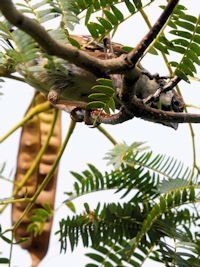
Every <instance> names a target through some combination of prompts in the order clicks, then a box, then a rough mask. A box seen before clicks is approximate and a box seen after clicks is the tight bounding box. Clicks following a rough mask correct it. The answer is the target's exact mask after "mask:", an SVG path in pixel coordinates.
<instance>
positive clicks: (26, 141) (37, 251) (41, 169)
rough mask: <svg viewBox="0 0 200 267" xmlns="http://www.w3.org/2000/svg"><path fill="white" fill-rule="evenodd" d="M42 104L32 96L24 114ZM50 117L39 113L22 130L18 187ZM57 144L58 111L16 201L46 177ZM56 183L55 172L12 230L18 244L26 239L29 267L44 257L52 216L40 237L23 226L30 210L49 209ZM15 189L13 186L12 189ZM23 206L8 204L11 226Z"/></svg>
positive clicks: (36, 153)
mask: <svg viewBox="0 0 200 267" xmlns="http://www.w3.org/2000/svg"><path fill="white" fill-rule="evenodd" d="M45 101H46V98H45V97H44V96H42V95H41V94H40V93H36V94H35V96H34V98H33V100H32V103H31V105H30V106H29V108H28V110H27V113H28V112H29V111H30V110H31V109H32V108H34V107H35V106H37V105H38V104H41V103H43V102H45ZM53 116H54V110H53V109H51V110H49V111H46V112H43V113H39V114H38V115H35V116H34V117H33V118H32V119H30V120H29V121H28V122H27V123H26V124H25V125H24V126H23V128H22V133H21V138H20V145H19V152H18V159H17V170H16V174H15V182H16V183H17V184H20V183H21V182H22V181H23V179H24V177H25V175H26V173H27V171H28V170H29V168H30V167H31V165H32V164H33V162H34V160H35V158H36V157H37V155H38V152H39V151H40V149H41V147H42V145H43V144H44V142H45V140H46V138H47V136H48V133H49V131H50V128H51V124H52V120H53ZM60 145H61V116H60V112H59V115H58V117H57V121H56V124H55V127H54V130H53V134H52V136H51V139H50V142H49V144H48V146H47V149H46V151H45V153H44V154H43V156H42V158H41V160H40V163H39V164H38V166H37V167H36V168H35V170H34V172H33V173H32V174H31V175H30V177H29V179H28V180H27V181H26V183H25V184H24V185H23V187H22V188H21V190H20V191H19V192H18V194H17V196H16V199H17V198H23V197H25V196H28V197H32V196H33V195H34V193H35V192H36V190H37V188H38V187H39V186H40V184H41V183H42V181H43V180H44V178H45V177H46V175H47V174H48V172H49V170H50V168H51V166H52V165H53V163H54V161H55V159H56V156H57V153H58V150H59V148H60ZM56 182H57V170H56V172H55V173H54V175H53V177H52V178H51V180H50V182H49V183H48V185H47V186H46V188H45V189H44V190H43V191H42V192H41V193H40V195H39V197H38V199H37V201H36V203H35V204H34V205H33V207H32V209H31V211H30V212H29V213H28V214H27V215H26V216H25V217H24V219H23V220H22V223H21V224H20V225H19V227H18V228H17V229H16V231H15V239H16V240H17V241H18V240H20V239H21V238H23V237H29V239H28V240H27V241H26V242H23V243H21V247H22V248H25V249H27V250H28V251H29V252H30V255H31V258H32V266H33V267H34V266H37V265H38V263H39V262H40V261H41V260H42V258H43V257H44V256H45V255H46V252H47V249H48V244H49V237H50V231H51V226H52V219H53V218H52V217H51V218H50V219H48V220H47V221H46V223H45V225H44V229H43V232H42V234H41V235H37V236H36V237H34V235H33V232H27V226H28V225H29V224H30V223H31V222H30V217H31V216H32V215H33V212H32V211H33V209H38V208H39V209H40V208H43V206H42V205H43V204H44V203H48V204H49V205H50V208H51V209H53V207H54V200H55V191H56ZM14 190H16V186H15V187H14ZM26 206H27V204H26V203H20V202H19V203H14V204H13V205H12V223H13V224H15V223H16V222H17V220H18V219H19V217H20V216H21V215H22V213H23V211H24V209H25V208H26Z"/></svg>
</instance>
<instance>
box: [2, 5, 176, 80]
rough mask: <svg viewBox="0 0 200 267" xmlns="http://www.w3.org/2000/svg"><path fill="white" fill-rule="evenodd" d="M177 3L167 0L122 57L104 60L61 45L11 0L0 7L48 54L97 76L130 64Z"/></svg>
mask: <svg viewBox="0 0 200 267" xmlns="http://www.w3.org/2000/svg"><path fill="white" fill-rule="evenodd" d="M177 3H178V0H170V1H169V3H168V5H167V6H166V8H165V10H164V11H163V13H162V15H161V16H160V18H159V19H158V21H157V22H156V23H155V25H154V26H153V27H152V29H151V30H150V32H149V33H148V34H147V35H146V36H145V37H144V38H143V39H142V41H141V42H140V43H139V44H138V45H137V46H136V48H135V49H134V50H133V51H132V52H130V53H129V54H128V55H127V56H125V57H123V56H121V57H118V58H114V59H107V60H100V59H97V58H94V57H92V56H90V55H88V54H86V53H85V52H83V51H81V50H79V49H78V48H76V47H74V46H72V45H70V44H67V45H63V44H61V43H59V42H57V41H56V40H54V39H53V38H52V37H51V36H50V35H49V34H48V33H47V32H46V30H45V29H44V27H43V26H41V25H40V24H38V23H37V22H36V21H34V20H33V19H30V18H29V17H27V16H25V15H24V14H22V13H21V12H20V11H18V10H17V9H16V8H15V6H14V4H13V2H12V0H1V1H0V10H1V12H2V13H3V15H4V16H5V18H6V19H7V20H8V21H9V22H10V23H12V24H13V25H15V26H16V27H17V28H19V29H21V30H22V31H24V32H26V33H27V34H29V35H30V36H31V37H32V38H33V39H34V40H36V41H37V42H38V43H39V44H40V45H41V46H42V48H43V49H45V50H46V52H47V53H48V54H49V55H55V56H57V57H60V58H63V59H65V60H69V61H70V62H71V63H74V64H75V65H77V66H79V67H82V68H83V69H85V70H88V71H90V72H92V73H94V74H95V75H97V76H104V75H108V74H113V73H124V72H127V71H129V69H130V68H133V67H134V66H135V64H136V62H137V61H138V59H139V58H140V57H141V55H142V54H143V52H144V50H145V49H146V48H147V47H148V46H149V45H150V43H151V42H152V41H153V40H154V38H155V37H156V35H157V34H158V33H159V31H160V30H161V29H162V27H163V26H164V24H165V22H166V21H167V19H168V18H169V16H170V15H171V13H172V12H173V9H174V7H175V6H176V4H177Z"/></svg>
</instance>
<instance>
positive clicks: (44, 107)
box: [0, 101, 52, 143]
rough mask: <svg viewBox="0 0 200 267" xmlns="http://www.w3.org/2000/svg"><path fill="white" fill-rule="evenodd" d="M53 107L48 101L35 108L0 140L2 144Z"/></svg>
mask: <svg viewBox="0 0 200 267" xmlns="http://www.w3.org/2000/svg"><path fill="white" fill-rule="evenodd" d="M51 108H52V107H51V105H50V103H49V101H46V102H45V103H42V104H40V105H38V106H36V107H35V108H33V109H31V110H30V111H29V112H28V114H27V115H26V116H25V117H24V118H23V119H22V120H21V121H20V122H19V123H18V124H17V125H16V126H15V127H13V128H12V129H11V130H10V131H9V132H8V133H6V134H5V135H4V136H3V137H2V138H0V143H2V142H3V141H4V140H5V139H6V138H8V137H9V136H10V135H11V134H12V133H14V132H15V131H16V130H17V129H18V128H20V127H21V126H23V125H24V124H25V123H26V122H27V121H29V120H30V119H31V118H32V117H33V116H35V115H37V114H39V113H41V112H45V111H47V110H49V109H51Z"/></svg>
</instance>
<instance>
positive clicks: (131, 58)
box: [127, 0, 179, 66]
mask: <svg viewBox="0 0 200 267" xmlns="http://www.w3.org/2000/svg"><path fill="white" fill-rule="evenodd" d="M178 1H179V0H170V1H169V2H168V4H167V6H166V7H165V9H164V11H163V12H162V14H161V16H160V17H159V19H158V20H157V21H156V23H155V24H154V25H153V27H152V28H151V29H150V31H149V32H148V33H147V34H146V35H145V37H144V38H143V39H142V40H141V41H140V43H139V44H138V45H137V46H136V47H135V49H133V51H131V52H130V53H129V54H128V55H127V61H128V62H130V63H131V64H132V65H133V66H135V64H136V63H137V61H138V60H139V58H140V57H141V56H142V55H143V53H144V51H145V50H146V49H147V47H148V46H149V45H150V44H151V43H152V42H153V40H154V39H155V37H156V36H157V35H158V33H159V32H160V30H161V29H162V27H163V26H164V25H165V23H166V22H167V20H168V19H169V17H170V16H171V14H172V12H173V10H174V8H175V7H176V5H177V4H178Z"/></svg>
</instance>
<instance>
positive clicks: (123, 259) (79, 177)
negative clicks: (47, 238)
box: [57, 143, 200, 266]
mask: <svg viewBox="0 0 200 267" xmlns="http://www.w3.org/2000/svg"><path fill="white" fill-rule="evenodd" d="M140 146H141V143H134V144H132V145H131V146H127V145H126V144H125V143H123V144H120V145H116V146H115V147H114V149H112V150H111V151H110V152H109V153H108V154H107V155H108V156H107V159H108V160H109V164H110V163H112V164H113V165H114V167H115V168H116V166H117V169H115V170H113V171H111V172H110V173H105V174H102V173H100V171H99V170H97V169H96V168H95V167H94V166H93V165H89V170H85V171H84V172H83V173H82V174H78V173H74V172H72V175H73V176H74V177H75V179H76V182H75V183H74V192H71V193H68V195H69V196H70V198H69V199H68V200H66V201H65V202H71V201H72V200H73V199H75V198H76V197H79V196H81V195H83V194H86V193H87V194H88V193H91V192H94V191H100V190H110V189H114V190H115V193H119V192H123V195H122V196H121V198H124V197H125V196H129V200H128V201H127V202H125V203H123V204H120V203H110V204H104V205H103V207H102V208H101V209H100V203H99V204H98V205H97V207H96V208H95V209H94V210H91V209H90V207H89V205H88V204H87V203H85V211H84V212H83V214H80V215H74V216H73V217H70V216H68V217H67V218H66V219H62V220H61V222H60V230H59V231H58V232H57V234H59V236H60V238H59V240H60V242H61V249H62V250H64V251H66V249H67V247H68V241H67V240H69V244H70V246H71V249H72V250H74V248H75V247H76V246H77V245H78V244H79V242H80V241H82V243H83V245H84V246H85V247H88V246H91V247H92V248H93V249H94V250H95V253H89V254H86V255H87V256H89V257H90V258H91V259H93V260H94V261H96V262H98V263H101V264H102V266H115V265H113V264H117V265H119V266H127V265H126V264H127V263H129V264H130V265H131V266H141V264H142V263H143V262H144V261H145V260H146V259H147V258H148V257H150V258H151V259H154V260H156V261H162V259H165V262H166V265H167V264H170V263H174V264H176V265H177V266H191V265H190V264H191V262H192V263H193V265H192V266H198V265H197V264H196V263H195V262H196V261H195V260H194V259H195V256H194V255H193V253H194V254H195V255H196V257H199V251H198V249H197V250H196V249H193V247H194V248H198V243H199V237H198V232H196V233H195V236H193V235H192V234H191V232H190V230H189V229H190V227H191V226H192V225H195V226H197V225H198V221H199V219H200V217H199V214H198V212H192V210H191V209H188V208H184V207H185V205H186V204H194V205H195V206H196V205H197V203H198V202H199V200H200V199H199V193H198V191H199V190H198V189H199V185H198V183H194V181H197V177H198V175H197V176H196V177H195V178H193V180H190V179H189V178H190V177H191V176H190V174H191V173H190V171H189V169H188V168H184V166H183V164H181V163H180V162H179V163H177V161H176V160H174V159H173V158H167V159H165V157H164V156H163V155H157V156H154V157H153V154H152V152H145V153H144V152H142V151H141V150H142V149H141V148H140ZM170 174H171V176H170ZM188 233H190V234H188ZM166 237H168V238H170V239H172V240H177V241H176V242H178V244H179V246H178V247H180V248H181V247H184V249H186V250H187V253H185V252H182V251H180V252H176V251H174V249H173V248H172V247H170V246H169V245H168V243H166V241H165V238H166ZM136 248H137V250H136ZM138 249H139V251H138ZM99 253H100V254H99ZM113 255H115V257H114V256H113ZM105 259H106V260H105ZM87 266H99V265H87ZM167 266H168V265H167Z"/></svg>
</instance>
